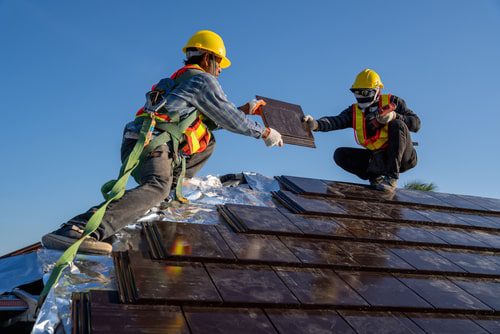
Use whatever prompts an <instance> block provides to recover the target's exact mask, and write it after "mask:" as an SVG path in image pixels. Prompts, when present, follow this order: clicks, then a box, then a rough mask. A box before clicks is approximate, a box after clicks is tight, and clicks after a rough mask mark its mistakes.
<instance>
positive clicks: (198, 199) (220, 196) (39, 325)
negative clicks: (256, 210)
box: [32, 172, 279, 334]
mask: <svg viewBox="0 0 500 334" xmlns="http://www.w3.org/2000/svg"><path fill="white" fill-rule="evenodd" d="M243 176H244V180H245V183H244V184H240V185H238V186H232V187H226V186H223V185H222V183H221V181H220V180H219V178H218V177H216V176H210V175H209V176H206V177H204V178H192V179H186V180H185V182H184V185H183V193H184V196H185V197H186V198H187V199H188V200H189V202H190V203H189V204H186V205H180V204H178V203H175V202H170V203H162V204H160V205H159V206H157V207H154V208H152V209H151V210H149V211H148V212H146V214H145V215H144V216H143V217H141V218H140V219H139V220H138V221H137V224H133V225H129V226H127V227H126V228H124V229H123V230H121V231H120V232H119V233H117V234H116V235H115V240H114V241H113V250H114V251H125V250H127V249H139V246H138V245H137V244H136V243H137V242H139V240H140V238H139V237H138V236H139V235H140V230H141V225H140V223H143V222H148V221H158V220H162V221H166V222H168V221H171V222H185V223H193V224H217V223H218V213H217V209H216V205H219V204H225V203H234V204H247V205H255V206H274V203H273V201H272V196H271V193H270V192H271V191H276V190H279V185H278V182H277V181H276V180H274V179H272V178H268V177H266V176H263V175H260V174H257V173H251V172H244V173H243ZM61 254H62V252H59V251H54V250H48V249H44V248H42V249H41V250H39V251H38V252H37V256H38V262H39V264H40V267H41V268H42V271H43V272H44V273H45V274H44V282H46V281H47V280H48V278H49V276H50V272H51V270H52V269H53V267H54V264H55V262H56V261H57V260H58V259H59V257H60V256H61ZM91 289H101V290H116V289H117V287H116V282H115V274H114V266H113V260H112V258H111V257H110V256H91V255H78V256H77V257H76V259H75V261H74V262H73V263H72V264H71V265H70V266H69V267H68V268H66V269H65V270H64V272H63V274H62V275H61V278H60V279H59V282H58V283H57V284H56V286H55V287H54V288H52V290H51V291H50V292H49V294H48V295H47V298H46V300H45V302H44V304H43V305H42V307H41V309H40V313H39V314H38V318H37V320H36V323H35V326H34V327H33V331H32V334H42V333H61V332H66V333H71V327H72V322H71V294H72V293H73V292H84V291H89V290H91Z"/></svg>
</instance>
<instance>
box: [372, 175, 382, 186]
mask: <svg viewBox="0 0 500 334" xmlns="http://www.w3.org/2000/svg"><path fill="white" fill-rule="evenodd" d="M369 181H370V186H371V187H372V188H377V185H379V184H381V183H382V181H384V177H383V176H382V175H379V176H376V177H372V178H371V179H370V180H369Z"/></svg>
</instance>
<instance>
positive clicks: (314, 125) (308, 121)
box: [302, 115, 318, 131]
mask: <svg viewBox="0 0 500 334" xmlns="http://www.w3.org/2000/svg"><path fill="white" fill-rule="evenodd" d="M302 123H304V124H305V125H306V126H307V127H308V128H309V129H311V131H316V130H318V121H316V120H315V119H314V118H313V117H312V116H311V115H307V116H304V117H303V118H302Z"/></svg>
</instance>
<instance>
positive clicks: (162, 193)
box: [42, 30, 283, 254]
mask: <svg viewBox="0 0 500 334" xmlns="http://www.w3.org/2000/svg"><path fill="white" fill-rule="evenodd" d="M182 50H183V52H184V53H185V54H186V60H185V66H184V67H182V68H181V69H179V70H178V71H176V72H175V73H174V74H173V75H172V76H171V77H170V79H168V78H167V79H162V80H161V81H160V82H159V83H158V84H156V85H155V86H153V89H152V91H151V92H150V93H148V95H147V97H148V99H149V100H148V101H149V102H151V101H153V100H155V101H153V102H154V103H156V102H157V101H156V100H157V99H158V98H159V99H161V101H162V102H164V103H165V104H164V105H163V104H162V106H163V107H161V109H158V110H159V111H158V112H155V113H154V118H155V120H156V127H155V129H154V132H153V136H156V137H154V138H158V137H159V136H160V135H161V134H162V133H165V132H167V134H171V136H169V138H171V139H169V140H168V141H167V142H165V143H163V144H162V145H159V146H156V148H155V149H154V150H153V151H152V152H151V153H149V155H147V156H146V157H145V158H144V159H143V160H141V162H140V164H139V165H138V167H137V168H136V170H135V174H132V175H134V177H135V179H136V181H137V182H138V183H139V186H138V187H137V188H135V189H132V190H129V191H127V192H125V194H124V195H123V197H121V198H120V199H118V200H116V201H112V202H110V204H109V205H108V206H107V210H106V212H105V214H104V217H103V219H102V222H101V224H100V225H99V227H98V228H97V229H96V230H95V231H94V232H93V233H92V234H90V237H87V238H86V239H84V241H83V242H82V244H81V245H80V248H79V251H80V252H83V253H95V254H107V253H110V252H111V250H112V246H111V245H110V244H109V243H107V242H103V241H106V240H108V239H109V238H110V237H111V236H112V235H114V234H115V233H116V232H118V231H120V230H121V229H122V228H123V227H125V226H126V225H128V224H132V223H134V222H135V221H136V220H137V219H138V218H139V217H140V216H142V215H143V214H144V213H145V212H146V211H147V210H148V209H150V208H151V207H153V206H155V205H157V204H159V203H160V202H161V201H163V200H164V199H165V198H166V197H167V196H168V195H169V193H170V190H171V188H172V185H175V184H176V183H177V178H178V175H179V174H180V170H181V166H180V164H176V163H175V161H178V159H179V156H182V157H183V159H185V160H184V162H185V168H184V170H185V175H186V177H192V176H194V175H195V174H196V173H197V172H198V171H199V170H200V169H201V167H202V166H203V165H204V164H205V162H206V161H207V159H208V158H209V157H210V155H211V154H212V152H213V151H214V148H215V139H214V137H213V135H212V131H213V130H215V129H218V128H222V129H226V130H229V131H231V132H234V133H238V134H241V135H245V136H250V137H254V138H257V139H260V138H262V139H263V140H264V142H265V144H266V145H267V146H270V147H271V146H283V140H282V139H281V135H280V133H279V132H277V131H276V130H274V129H271V128H264V127H263V126H262V125H260V124H259V123H257V122H255V121H251V120H250V119H248V118H247V117H246V116H245V114H259V113H260V108H261V106H262V105H264V104H265V102H264V101H262V100H252V101H251V102H249V103H247V104H245V105H244V106H242V107H240V108H236V106H235V105H234V104H233V103H231V102H230V101H229V100H228V99H227V97H226V95H225V94H224V91H223V90H222V87H221V86H220V84H219V82H218V80H217V77H218V76H219V75H220V73H221V70H222V69H224V68H227V67H229V66H230V65H231V62H230V61H229V59H228V58H227V57H226V48H225V46H224V42H223V40H222V38H221V37H220V36H219V35H217V34H216V33H214V32H212V31H208V30H201V31H198V32H197V33H195V34H194V35H193V36H192V37H191V38H190V39H189V40H188V42H187V43H186V45H185V46H184V48H183V49H182ZM150 115H151V114H148V113H147V112H146V110H145V109H144V108H141V109H140V110H139V111H138V112H137V114H136V118H135V120H134V121H133V122H130V123H128V124H127V125H126V127H125V130H124V135H123V142H122V147H121V158H122V161H124V160H125V159H126V158H127V157H128V156H129V154H130V153H131V151H132V149H133V148H134V145H135V144H136V142H137V140H138V138H139V132H140V131H141V127H142V122H143V120H144V119H145V118H146V117H147V116H150ZM191 120H192V122H191ZM183 122H184V124H188V125H189V126H187V128H182V130H181V135H180V136H177V138H181V139H179V140H175V138H174V137H176V136H175V130H172V124H174V123H175V124H181V123H183ZM179 183H181V182H180V181H179ZM98 208H99V206H96V207H94V208H91V209H90V210H89V211H87V212H86V213H83V214H81V215H78V216H76V217H74V218H73V219H71V220H69V221H68V222H67V223H65V224H63V225H62V226H61V227H60V228H59V229H58V230H56V231H54V232H52V233H49V234H46V235H45V236H43V238H42V243H43V245H44V246H45V247H47V248H52V249H59V250H65V249H66V248H68V247H69V246H71V245H72V244H73V243H74V242H75V241H76V240H78V239H80V238H81V237H82V234H83V229H84V228H85V225H86V224H87V222H88V221H89V219H90V217H91V216H92V215H93V214H94V212H96V210H97V209H98Z"/></svg>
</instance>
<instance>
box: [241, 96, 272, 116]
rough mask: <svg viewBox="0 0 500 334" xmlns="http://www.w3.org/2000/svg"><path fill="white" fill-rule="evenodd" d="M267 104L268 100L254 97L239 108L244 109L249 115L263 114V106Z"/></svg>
mask: <svg viewBox="0 0 500 334" xmlns="http://www.w3.org/2000/svg"><path fill="white" fill-rule="evenodd" d="M265 105H266V101H264V100H257V99H253V100H252V101H250V102H248V103H245V104H244V105H242V106H241V107H238V109H239V110H241V111H243V112H244V113H245V114H247V115H262V107H263V106H265Z"/></svg>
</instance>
